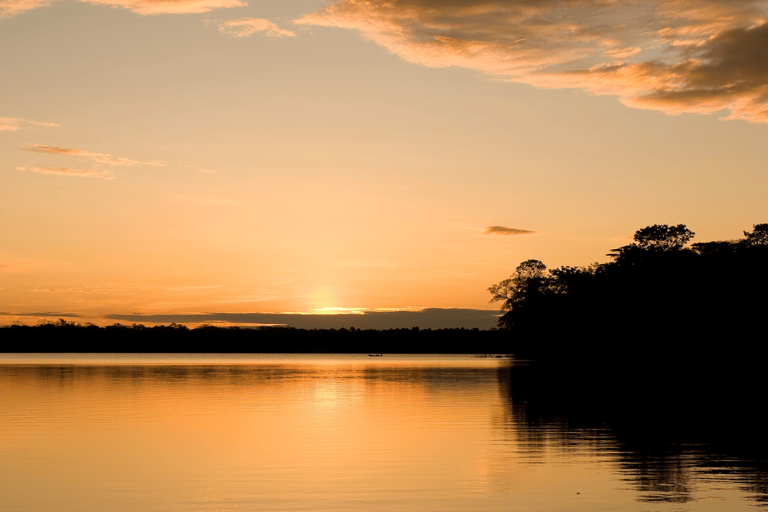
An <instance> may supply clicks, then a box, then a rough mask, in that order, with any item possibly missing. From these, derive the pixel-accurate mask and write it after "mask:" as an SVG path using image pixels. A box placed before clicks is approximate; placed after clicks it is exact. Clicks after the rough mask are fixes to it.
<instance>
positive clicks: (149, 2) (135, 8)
mask: <svg viewBox="0 0 768 512" xmlns="http://www.w3.org/2000/svg"><path fill="white" fill-rule="evenodd" d="M80 1H82V2H87V3H91V4H97V5H109V6H111V7H121V8H123V9H128V10H130V11H132V12H135V13H137V14H145V15H150V14H191V13H204V12H209V11H212V10H214V9H225V8H229V7H244V6H246V5H247V4H246V3H245V2H244V1H242V0H80Z"/></svg>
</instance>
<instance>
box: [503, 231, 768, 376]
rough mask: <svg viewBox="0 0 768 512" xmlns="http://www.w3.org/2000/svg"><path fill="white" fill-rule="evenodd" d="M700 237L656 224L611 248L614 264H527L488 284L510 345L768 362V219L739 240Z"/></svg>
mask: <svg viewBox="0 0 768 512" xmlns="http://www.w3.org/2000/svg"><path fill="white" fill-rule="evenodd" d="M693 237H694V233H693V231H691V230H690V229H688V227H687V226H685V225H683V224H679V225H666V224H657V225H653V226H648V227H645V228H643V229H640V230H638V231H637V232H636V233H635V235H634V237H633V242H632V243H630V244H628V245H625V246H622V247H619V248H617V249H613V250H611V252H610V253H609V254H608V256H609V257H610V259H611V261H609V262H607V263H602V264H599V263H595V264H592V265H589V266H586V267H574V266H562V267H559V268H554V269H547V267H546V266H545V265H544V263H542V262H541V261H539V260H535V259H531V260H527V261H524V262H522V263H521V264H520V265H519V266H518V267H517V269H516V270H515V272H514V273H513V274H512V276H510V278H509V279H505V280H504V281H501V282H500V283H498V284H495V285H493V286H491V287H490V288H489V291H490V293H491V295H492V298H491V302H500V303H501V310H502V312H503V315H502V316H501V317H500V318H499V324H498V325H499V328H500V329H501V330H503V331H505V332H507V333H508V336H509V347H510V349H509V351H510V352H512V353H514V354H515V355H516V356H517V357H524V358H532V359H541V360H549V361H558V360H559V361H573V360H580V361H593V362H595V364H605V362H606V361H611V362H624V363H627V364H630V365H635V366H636V365H640V364H645V363H647V362H648V361H651V360H653V361H654V366H655V367H658V364H659V361H667V362H669V363H670V364H673V365H678V366H679V365H681V364H687V365H692V364H693V365H695V364H697V363H699V364H704V363H707V364H708V368H709V369H710V370H712V371H722V370H723V369H725V370H727V368H728V366H729V365H733V364H738V365H739V366H740V367H744V365H747V366H750V365H751V366H754V365H762V364H763V361H764V360H765V356H766V355H768V350H766V345H767V344H766V341H765V340H766V339H767V338H766V329H765V327H764V318H765V313H766V306H768V300H767V299H766V294H767V293H768V224H756V225H754V226H753V229H752V230H751V231H745V232H744V237H743V238H742V239H739V240H727V241H713V242H701V243H693V244H690V241H691V240H692V239H693ZM718 366H720V370H718V369H717V367H718Z"/></svg>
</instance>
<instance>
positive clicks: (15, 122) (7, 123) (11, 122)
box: [0, 117, 59, 132]
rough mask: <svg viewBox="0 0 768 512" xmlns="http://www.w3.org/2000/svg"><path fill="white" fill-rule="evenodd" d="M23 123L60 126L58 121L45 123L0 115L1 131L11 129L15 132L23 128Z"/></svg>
mask: <svg viewBox="0 0 768 512" xmlns="http://www.w3.org/2000/svg"><path fill="white" fill-rule="evenodd" d="M23 124H33V125H37V126H59V125H58V124H56V123H43V122H40V121H30V120H28V119H20V118H18V117H0V132H2V131H11V132H15V131H17V130H21V127H22V125H23Z"/></svg>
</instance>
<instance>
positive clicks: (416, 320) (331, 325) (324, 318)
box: [104, 308, 499, 329]
mask: <svg viewBox="0 0 768 512" xmlns="http://www.w3.org/2000/svg"><path fill="white" fill-rule="evenodd" d="M104 318H106V319H108V320H117V321H121V322H145V323H157V324H170V323H171V322H176V323H183V324H202V323H227V324H232V325H238V324H240V325H287V326H289V327H295V328H297V329H341V328H347V329H348V328H349V327H355V328H357V329H410V328H412V327H419V328H421V329H428V328H429V329H460V328H462V327H463V328H465V329H472V328H475V327H477V328H478V329H492V328H495V327H496V325H497V323H498V320H499V312H498V311H497V310H486V309H438V308H432V309H420V310H415V311H414V310H411V311H403V310H399V311H363V312H362V313H361V312H360V311H358V310H355V312H354V313H340V314H300V313H192V314H169V315H143V314H140V313H134V314H113V315H106V316H105V317H104Z"/></svg>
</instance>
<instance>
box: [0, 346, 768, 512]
mask: <svg viewBox="0 0 768 512" xmlns="http://www.w3.org/2000/svg"><path fill="white" fill-rule="evenodd" d="M511 366H513V363H512V362H511V361H510V360H506V359H495V358H476V357H472V356H390V355H385V356H384V357H381V358H372V357H368V356H367V355H362V356H360V355H344V356H338V355H319V356H308V355H302V356H287V355H286V356H275V355H272V356H263V355H261V356H257V355H247V356H229V355H227V356H216V355H213V356H197V355H196V356H179V355H172V356H164V355H50V354H49V355H23V354H22V355H2V354H0V510H3V511H6V510H8V511H37V512H41V511H54V510H55V511H63V510H86V511H90V510H94V511H95V510H98V511H105V510H126V511H134V510H135V511H152V510H158V511H160V510H162V511H171V510H174V511H175V510H205V511H212V510H334V511H338V510H355V511H359V510H387V511H389V510H419V511H421V510H434V511H496V510H504V511H509V510H521V511H522V510H524V511H550V510H590V511H591V510H606V511H607V510H610V511H621V510H632V511H642V510H696V511H703V510H708V511H725V510H728V511H738V510H755V509H757V508H762V507H763V506H764V503H765V500H766V493H765V492H764V486H762V485H761V482H764V480H761V478H763V479H764V474H762V473H759V472H757V471H756V470H755V471H752V470H751V469H750V468H748V467H745V466H747V465H748V464H746V463H744V462H742V461H740V460H739V459H736V458H733V459H731V458H729V457H728V456H727V455H718V456H717V457H713V456H712V454H711V453H710V452H708V451H707V448H706V447H703V446H700V445H698V444H695V443H691V444H690V445H685V444H683V445H681V444H679V443H678V445H676V447H675V448H674V449H673V450H671V451H669V452H668V453H658V452H653V453H648V452H647V451H646V450H644V449H633V448H631V447H627V446H626V443H623V442H622V440H621V439H620V435H619V436H617V434H616V433H615V429H612V428H610V426H607V425H606V426H600V425H589V426H587V427H572V426H570V424H571V423H572V422H570V421H569V419H568V418H561V417H555V418H554V419H553V417H552V415H551V414H550V415H545V414H539V413H537V411H536V410H533V406H532V405H530V404H529V403H528V400H522V399H519V398H518V397H517V396H516V395H515V393H514V389H513V388H514V386H515V380H514V376H513V374H512V373H511V372H512V371H513V370H514V368H512V367H511ZM511 375H512V377H511ZM558 414H559V413H558ZM713 458H714V459H716V460H717V461H718V463H717V464H714V465H713V464H712V463H711V460H712V459H713ZM761 475H762V476H761ZM762 509H763V510H764V508H762Z"/></svg>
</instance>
